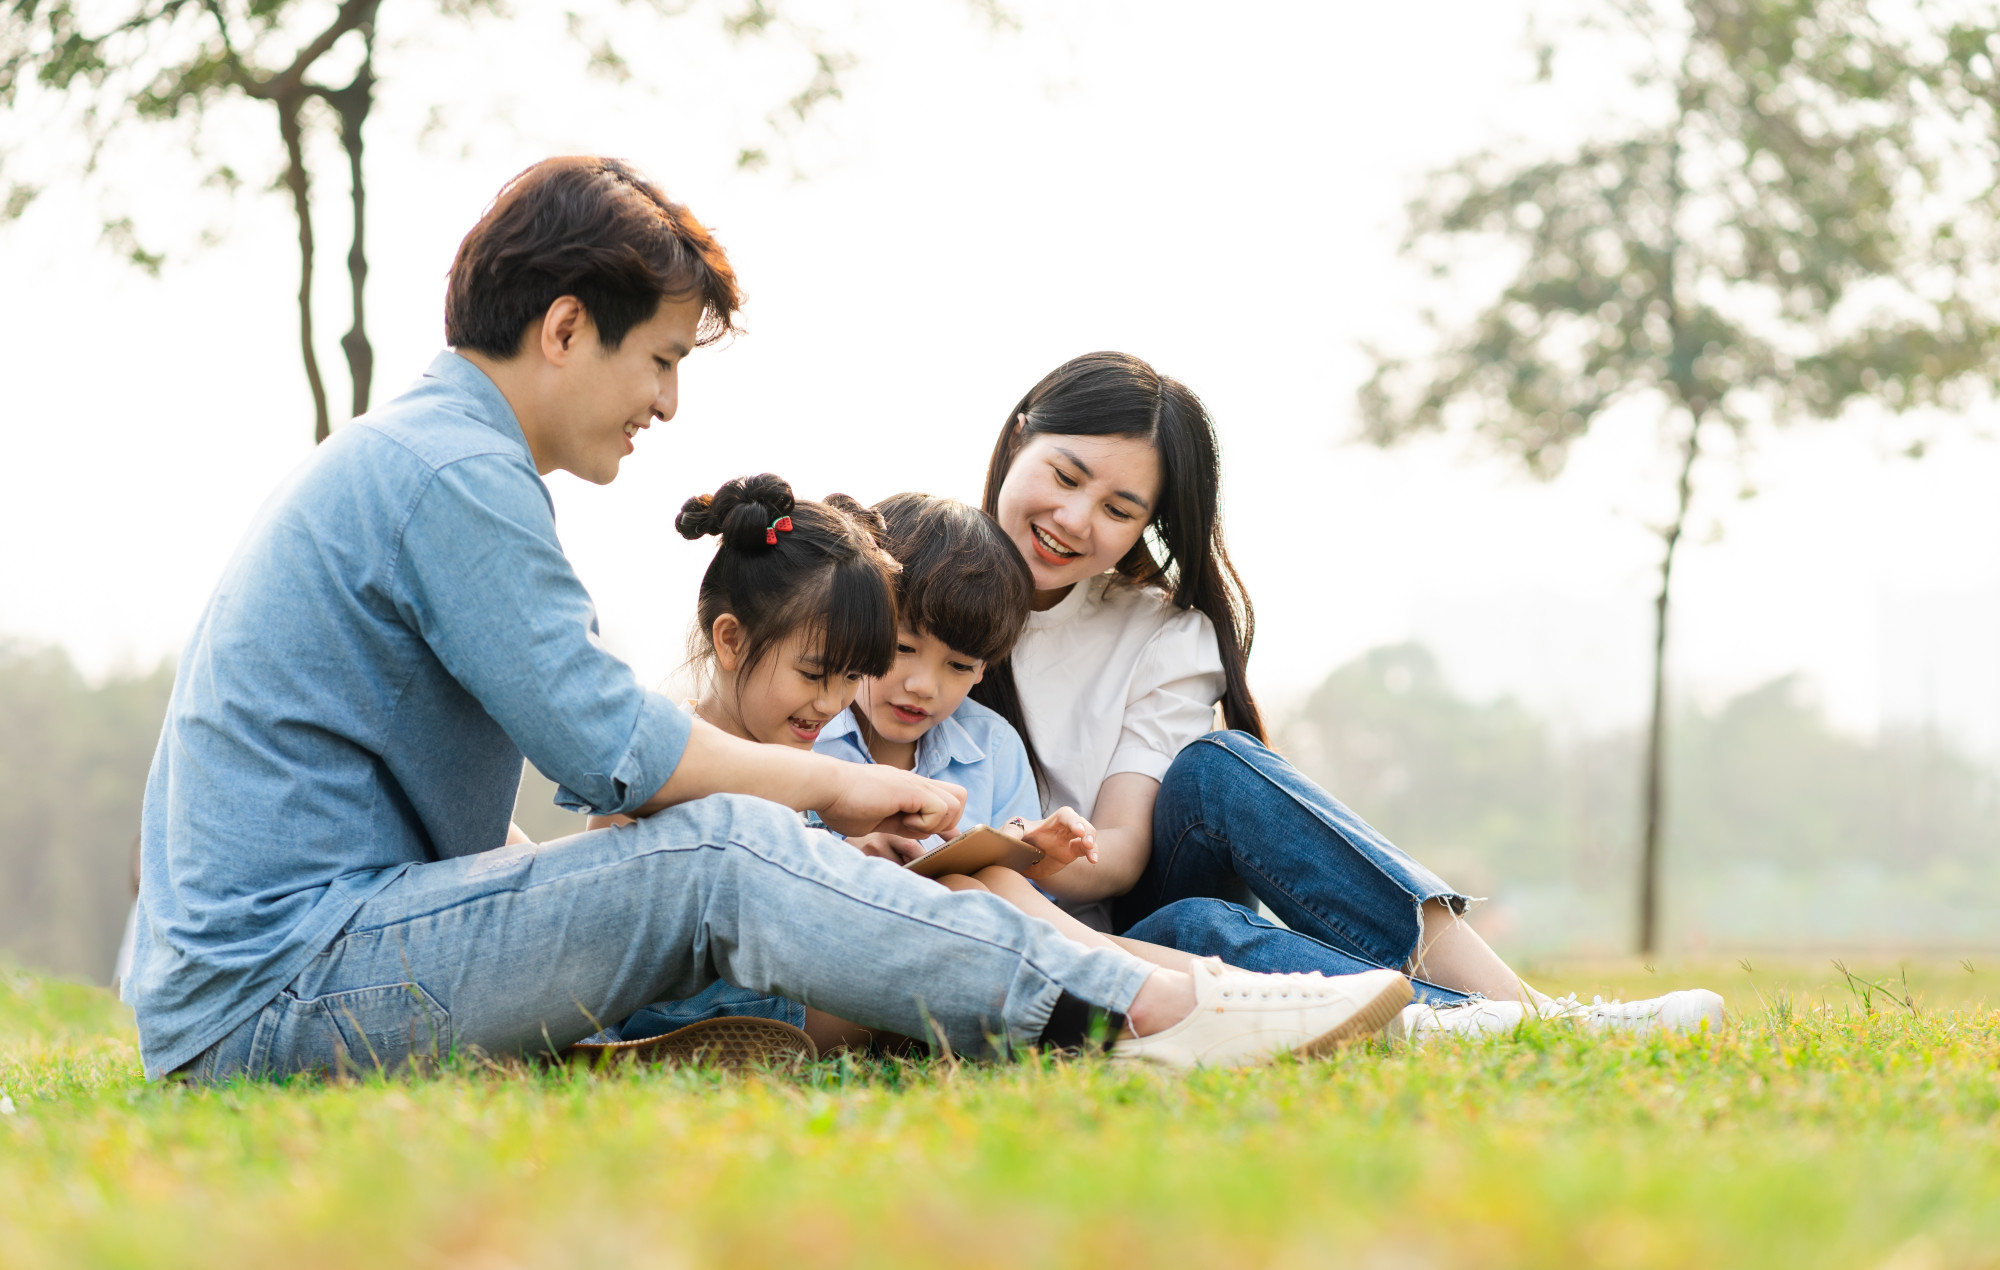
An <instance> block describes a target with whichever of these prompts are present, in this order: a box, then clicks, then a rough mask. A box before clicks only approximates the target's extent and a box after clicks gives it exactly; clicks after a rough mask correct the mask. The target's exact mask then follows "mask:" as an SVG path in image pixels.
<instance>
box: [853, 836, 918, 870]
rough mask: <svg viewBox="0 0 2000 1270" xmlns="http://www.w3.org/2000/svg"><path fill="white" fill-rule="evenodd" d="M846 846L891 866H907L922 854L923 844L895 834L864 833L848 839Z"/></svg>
mask: <svg viewBox="0 0 2000 1270" xmlns="http://www.w3.org/2000/svg"><path fill="white" fill-rule="evenodd" d="M847 845H848V846H850V847H853V848H854V849H855V850H857V851H859V852H861V854H862V855H872V856H874V857H876V858H877V859H881V860H887V861H889V862H890V863H891V864H907V863H909V862H910V861H911V860H914V859H916V858H917V857H918V856H920V855H922V854H923V853H924V844H923V843H921V842H919V841H917V840H916V839H915V838H905V837H903V836H902V835H901V834H895V833H864V834H861V835H860V836H858V837H854V838H849V839H848V840H847Z"/></svg>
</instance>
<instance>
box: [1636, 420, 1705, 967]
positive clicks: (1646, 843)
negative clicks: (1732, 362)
mask: <svg viewBox="0 0 2000 1270" xmlns="http://www.w3.org/2000/svg"><path fill="white" fill-rule="evenodd" d="M1689 417H1690V425H1689V427H1688V435H1687V442H1686V444H1685V445H1684V446H1683V448H1682V451H1681V472H1680V484H1679V485H1678V486H1677V487H1676V490H1675V492H1676V494H1677V500H1676V502H1675V504H1674V519H1673V523H1672V524H1670V525H1668V526H1667V527H1666V529H1664V530H1662V531H1661V534H1660V537H1661V538H1662V539H1664V540H1665V542H1666V552H1665V554H1664V555H1662V556H1661V558H1660V593H1659V595H1658V596H1657V597H1655V599H1654V600H1653V716H1652V718H1651V720H1650V721H1649V722H1648V724H1647V727H1646V780H1645V785H1646V809H1645V826H1644V829H1643V831H1642V834H1641V837H1640V842H1639V952H1640V953H1641V954H1642V955H1650V954H1652V953H1654V952H1657V951H1658V950H1659V946H1660V828H1661V821H1662V819H1663V815H1662V813H1663V812H1664V810H1665V805H1666V765H1667V754H1666V739H1667V616H1668V607H1669V604H1670V602H1671V600H1672V597H1673V582H1674V552H1675V550H1676V548H1678V547H1679V546H1680V542H1681V533H1682V531H1683V530H1684V529H1686V528H1687V515H1688V501H1689V498H1690V496H1691V494H1692V493H1693V490H1694V485H1693V476H1694V461H1695V456H1696V455H1698V454H1700V453H1701V414H1700V413H1699V412H1696V411H1690V413H1689Z"/></svg>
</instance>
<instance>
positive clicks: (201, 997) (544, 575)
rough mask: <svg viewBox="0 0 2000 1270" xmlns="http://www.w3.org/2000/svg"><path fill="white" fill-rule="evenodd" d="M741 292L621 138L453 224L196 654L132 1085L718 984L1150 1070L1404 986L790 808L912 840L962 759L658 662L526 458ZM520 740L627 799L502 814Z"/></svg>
mask: <svg viewBox="0 0 2000 1270" xmlns="http://www.w3.org/2000/svg"><path fill="white" fill-rule="evenodd" d="M737 305H738V295H737V289H736V280H735V276H734V274H733V272H732V271H731V269H730V266H729V263H728V261H727V259H726V257H725V256H724V254H723V252H722V249H721V247H720V246H718V245H717V244H716V242H715V240H714V239H713V238H712V237H711V236H710V235H709V233H708V231H707V230H706V229H704V228H703V227H702V226H701V225H700V224H699V223H698V222H697V221H696V220H695V219H694V218H693V216H691V215H690V214H689V213H688V211H687V210H686V209H685V208H683V207H680V206H678V205H676V204H674V203H672V202H670V201H668V199H667V198H666V197H665V195H663V194H662V193H660V191H659V190H658V189H656V188H655V187H653V186H652V185H650V184H648V183H647V182H646V181H644V180H643V179H642V178H641V177H639V176H638V175H637V174H636V173H634V172H633V171H632V170H631V169H629V168H628V167H626V166H625V165H623V164H621V163H618V162H616V161H612V160H605V159H596V158H565V159H551V160H548V161H546V162H544V163H541V164H537V165H536V166H535V167H533V168H530V169H529V170H528V171H527V172H525V173H523V174H522V175H521V176H519V177H517V178H516V179H515V180H514V181H512V182H510V183H509V184H508V185H507V187H506V188H505V189H503V190H502V191H501V192H500V195H499V197H498V198H497V199H496V200H495V201H494V203H493V205H492V206H491V207H490V208H489V209H488V210H487V212H486V214H485V215H484V216H483V217H482V218H481V220H480V222H479V223H478V224H477V225H476V226H475V227H474V228H473V229H472V231H471V232H470V233H469V234H467V235H466V238H465V241H464V242H463V243H462V244H461V245H460V247H459V252H458V256H457V259H456V261H455V262H454V263H453V266H452V272H451V279H450V284H449V288H448V291H447V295H446V302H445V332H446V338H447V340H448V341H449V342H450V343H451V344H452V345H453V347H454V349H455V351H448V352H445V353H443V354H440V355H439V356H438V358H437V360H436V361H434V362H433V363H432V365H431V368H430V370H429V372H428V373H427V374H426V376H425V377H424V379H423V380H422V381H420V382H419V383H418V384H417V385H416V386H415V387H414V388H412V389H411V390H410V391H408V392H407V393H405V394H404V395H402V396H401V397H399V398H397V399H396V400H395V401H393V402H391V403H390V404H389V405H388V406H387V407H385V408H384V409H382V410H380V411H378V412H376V413H374V414H372V415H370V416H368V417H367V418H364V419H360V420H357V421H355V422H354V423H353V424H351V425H350V426H348V427H346V428H344V429H342V430H341V432H340V433H339V434H338V435H336V436H335V437H334V438H333V439H332V440H330V441H329V442H328V443H327V444H326V445H324V446H322V447H321V448H320V450H319V452H318V453H316V454H315V455H314V456H313V458H312V460H311V461H310V462H309V463H307V464H306V465H305V466H304V468H302V469H301V470H300V471H299V472H298V473H297V474H296V475H295V476H294V477H293V478H292V479H291V480H290V481H289V482H288V483H287V484H286V485H285V486H284V487H282V488H281V489H280V490H279V491H278V492H277V493H276V494H275V495H274V496H273V497H272V499H271V500H270V501H269V502H268V503H267V504H266V506H265V507H264V509H263V510H262V511H261V512H260V513H259V515H258V517H257V519H256V521H255V522H254V523H253V525H252V526H251V528H250V530H249V533H248V534H247V535H246V537H245V539H244V541H243V544H242V545H241V547H240V548H239V549H238V551H237V554H236V556H235V557H234V559H232V561H231V562H230V564H229V566H228V568H227V570H226V571H225V573H224V575H223V578H222V581H221V583H220V585H219V586H218V587H217V589H216V592H215V594H214V596H213V597H212V599H211V600H210V602H209V606H208V608H207V610H206V611H205V612H204V614H203V616H202V619H201V623H200V625H199V627H198V628H197V629H196V631H195V633H194V636H193V638H192V639H191V640H190V642H189V644H188V647H187V650H186V652H185V654H184V655H183V657H182V659H181V664H180V671H179V675H178V678H177V680H176V682H175V686H174V694H173V699H172V702H171V704H170V705H169V707H168V712H167V720H166V726H165V729H164V731H163V733H162V735H161V738H160V747H159V750H158V752H157V754H156V755H155V757H154V761H153V770H152V775H151V777H150V779H149V781H148V784H147V791H146V805H145V816H144V832H143V848H142V850H143V862H144V867H143V872H142V881H141V896H140V918H139V924H138V926H139V929H138V939H137V946H136V953H135V957H134V964H133V968H132V973H131V976H130V978H129V979H128V981H127V985H126V989H125V991H126V996H127V999H128V1000H130V1001H131V1002H132V1003H133V1005H134V1007H135V1008H136V1010H137V1012H138V1019H139V1032H140V1044H141V1050H142V1054H143V1056H144V1060H145V1064H146V1070H147V1074H148V1075H149V1076H152V1077H159V1076H163V1075H166V1074H168V1073H174V1072H179V1073H181V1074H183V1075H186V1076H188V1077H191V1078H193V1079H197V1080H204V1081H213V1080H219V1079H224V1078H227V1077H229V1076H233V1075H237V1074H248V1075H251V1076H256V1077H262V1076H268V1075H282V1074H286V1073H290V1072H298V1071H312V1070H327V1069H338V1068H340V1067H343V1066H382V1067H393V1066H399V1065H402V1064H404V1063H406V1062H408V1061H410V1060H412V1059H415V1058H420V1057H429V1056H436V1055H440V1054H443V1053H445V1052H448V1051H449V1050H450V1049H452V1048H454V1047H471V1048H477V1049H478V1050H480V1051H483V1052H486V1053H489V1054H507V1053H527V1052H537V1051H550V1050H559V1049H561V1048H563V1047H565V1046H567V1045H569V1044H571V1043H573V1042H575V1041H577V1040H578V1039H580V1038H582V1037H584V1036H586V1035H588V1034H590V1033H592V1032H595V1031H596V1030H597V1029H598V1026H599V1024H600V1023H601V1022H608V1021H612V1020H616V1019H620V1018H623V1017H625V1016H626V1015H627V1014H629V1013H631V1012H632V1011H633V1010H635V1009H636V1008H638V1007H639V1006H642V1005H644V1004H646V1003H648V1002H650V1001H654V1000H658V999H663V998H677V997H686V996H690V995H693V994H694V993H695V992H697V991H699V990H701V989H702V988H704V987H705V986H707V985H708V984H710V983H713V982H714V981H715V980H716V979H717V978H718V977H720V978H725V979H727V980H729V981H730V982H732V983H734V984H736V985H738V986H739V987H742V988H744V989H749V990H753V991H758V992H770V993H775V994H781V995H784V996H787V997H790V998H793V999H795V1000H798V1001H802V1002H804V1003H806V1004H807V1005H810V1006H814V1007H817V1008H819V1009H822V1010H825V1011H827V1012H828V1013H831V1014H835V1015H839V1016H842V1017H846V1018H850V1019H854V1020H857V1021H859V1022H862V1023H864V1024H869V1025H873V1026H879V1027H883V1028H886V1029H889V1030H892V1031H897V1032H901V1033H905V1034H908V1035H939V1034H941V1035H942V1036H943V1038H945V1039H946V1040H948V1041H949V1043H950V1044H951V1045H953V1046H954V1047H956V1048H958V1049H959V1050H961V1051H967V1052H978V1051H980V1050H981V1049H983V1048H984V1047H985V1045H986V1043H987V1041H988V1039H989V1038H995V1039H998V1040H999V1041H1000V1042H1001V1043H1003V1044H1017V1045H1018V1044H1033V1043H1037V1042H1041V1043H1048V1044H1076V1043H1079V1042H1081V1041H1082V1040H1083V1039H1084V1037H1085V1035H1086V1032H1087V1031H1088V1029H1089V1028H1090V1027H1091V1026H1092V1024H1093V1012H1096V1013H1099V1014H1105V1015H1110V1016H1114V1025H1115V1026H1119V1027H1123V1028H1124V1029H1125V1030H1126V1033H1127V1034H1126V1035H1125V1037H1124V1039H1122V1040H1120V1041H1119V1043H1118V1045H1117V1052H1118V1053H1120V1054H1123V1055H1127V1056H1129V1057H1132V1058H1136V1059H1141V1060H1147V1061H1154V1062H1160V1063H1165V1064H1168V1065H1171V1066H1188V1065H1192V1064H1193V1063H1196V1062H1244V1061H1255V1060H1258V1059H1261V1058H1263V1057H1265V1056H1268V1055H1270V1054H1272V1053H1275V1052H1279V1051H1282V1050H1285V1049H1288V1048H1297V1047H1304V1048H1307V1049H1308V1050H1314V1049H1319V1048H1324V1047H1326V1046H1329V1045H1331V1044H1333V1043H1335V1042H1337V1041H1339V1040H1342V1039H1345V1038H1347V1037H1348V1036H1351V1035H1355V1034H1360V1033H1362V1032H1366V1031H1369V1030H1372V1029H1373V1028H1374V1027H1378V1026H1380V1025H1381V1024H1382V1023H1383V1022H1386V1020H1387V1018H1388V1016H1389V1015H1390V1014H1392V1013H1393V1012H1394V1010H1395V1009H1396V1008H1397V1007H1399V1006H1400V1005H1401V1004H1402V1003H1403V1001H1404V1000H1406V999H1407V997H1408V993H1409V988H1408V985H1407V983H1406V982H1405V981H1404V980H1402V979H1401V977H1400V976H1397V975H1394V974H1392V973H1390V972H1377V973H1376V974H1374V975H1361V976H1353V977H1351V978H1349V979H1339V980H1328V979H1319V978H1318V977H1316V976H1315V977H1310V978H1309V977H1304V976H1285V977H1279V976H1243V975H1240V974H1238V973H1237V972H1229V971H1225V970H1223V969H1222V968H1221V967H1220V965H1219V964H1204V965H1202V966H1200V967H1198V970H1197V972H1196V973H1194V974H1192V975H1190V974H1182V973H1178V972H1174V971H1167V970H1159V969H1155V968H1154V967H1152V966H1150V965H1148V964H1146V963H1144V962H1141V961H1137V960H1135V959H1133V958H1131V957H1129V956H1126V955H1124V954H1122V953H1120V952H1116V951H1111V950H1090V949H1085V948H1083V947H1082V946H1080V945H1077V944H1073V943H1071V942H1069V941H1067V940H1065V939H1063V938H1061V937H1060V936H1058V935H1057V934H1056V933H1055V932H1054V930H1053V929H1052V928H1049V927H1047V926H1045V925H1042V924H1040V923H1036V922H1034V921H1032V920H1029V919H1027V918H1025V917H1023V916H1021V915H1020V914H1018V913H1016V912H1015V911H1014V910H1012V909H1011V908H1009V907H1007V906H1006V905H1004V904H1002V903H1000V902H999V901H997V900H993V899H991V898H990V897H986V898H981V897H966V896H958V895H953V894H951V893H950V892H948V891H946V890H944V889H943V888H941V887H938V886H935V885H933V884H932V883H929V882H927V881H925V880H923V879H920V878H917V877H914V876H911V875H909V874H907V873H905V872H903V871H902V870H899V869H895V868H892V867H888V866H886V865H885V864H883V863H881V862H879V861H869V860H867V859H865V858H864V857H863V856H861V855H860V854H859V853H858V852H856V851H855V850H854V849H853V848H851V847H848V846H846V845H845V844H844V843H841V842H839V841H837V840H836V839H834V838H833V837H832V836H830V835H827V834H823V833H818V832H815V831H811V830H808V829H807V828H805V827H804V825H803V824H802V823H801V822H800V820H799V818H798V817H797V815H795V814H794V812H795V811H796V810H804V809H813V810H816V811H818V812H819V813H820V815H821V817H822V818H823V819H824V820H825V821H826V822H827V823H828V824H830V825H832V826H833V827H835V828H837V829H841V830H844V831H852V832H865V831H867V830H871V829H874V828H876V827H878V826H882V827H894V828H898V829H899V831H902V832H907V833H910V834H912V835H917V836H921V835H922V834H926V833H932V832H937V831H941V830H949V829H950V828H951V827H952V826H953V825H955V824H956V822H957V819H958V814H959V809H960V806H961V796H962V795H961V791H959V790H958V789H956V788H955V787H953V786H950V785H944V784H940V783H938V782H935V781H928V780H924V779H921V778H918V777H915V776H912V775H910V774H908V773H904V772H900V771H897V770H895V769H892V768H886V767H875V766H860V765H855V764H847V763H841V762H838V761H836V760H834V759H830V758H825V757H822V756H818V755H813V754H807V753H800V752H796V751H790V750H786V749H783V748H780V747H774V746H758V745H752V744H748V743H746V742H742V741H738V740H735V739H733V738H731V737H728V736H725V735H723V734H722V733H721V732H719V731H717V730H716V729H713V728H710V727H708V726H706V725H703V724H700V723H697V722H695V721H693V720H691V719H690V718H689V717H688V716H687V715H686V714H684V713H683V712H682V711H681V710H679V709H678V708H677V707H676V706H675V705H674V704H673V703H671V702H670V701H668V700H666V699H665V698H663V697H661V696H659V695H657V694H654V693H649V692H647V691H644V690H643V689H642V688H640V686H639V685H638V683H637V682H636V681H635V680H634V678H633V675H632V672H631V671H630V669H629V668H628V667H626V666H625V664H624V663H623V662H621V661H619V660H618V659H617V658H615V657H613V656H612V655H611V654H610V653H608V652H607V651H605V649H604V648H603V647H602V646H600V645H599V644H598V642H597V640H596V622H595V616H594V613H593V610H592V607H591V603H590V598H589V596H588V595H587V594H586V593H585V592H584V589H583V587H582V585H581V584H580V583H579V582H578V580H577V578H576V576H575V574H574V573H573V572H572V570H571V569H570V566H569V562H568V561H567V559H565V557H564V555H563V552H562V547H561V545H560V543H559V542H558V540H557V538H556V532H555V521H554V516H553V510H552V506H551V504H550V502H549V498H548V492H547V490H546V488H545V487H544V486H543V484H542V482H541V477H542V476H543V475H546V474H547V473H549V472H551V471H554V470H556V469H562V470H565V471H568V472H571V473H573V474H575V475H577V476H580V477H582V478H583V479H585V480H587V481H592V482H595V483H597V484H608V483H609V482H610V481H611V480H612V479H613V478H614V477H616V476H617V474H618V466H619V463H620V462H621V461H622V460H623V459H624V457H625V456H626V455H628V454H630V453H631V452H632V451H633V447H634V441H635V439H636V438H637V437H638V435H639V434H640V433H642V432H644V431H645V430H646V429H647V428H649V427H650V426H651V425H652V423H653V422H654V421H655V420H659V421H662V422H664V421H667V420H670V419H672V417H673V415H674V411H675V407H676V405H677V399H678V376H679V372H680V365H681V362H682V361H683V360H684V359H685V358H686V357H687V356H688V355H689V354H690V353H692V352H693V351H694V350H695V349H696V348H697V347H699V346H701V345H703V344H706V343H709V342H711V341H713V340H714V339H715V338H717V337H718V336H720V335H721V334H722V333H724V332H725V331H728V330H730V329H731V327H732V322H733V318H734V314H735V310H736V308H737ZM523 754H525V755H526V756H527V757H528V758H529V759H531V760H532V761H533V762H534V763H535V765H536V766H537V767H538V768H540V769H541V770H542V771H544V772H546V773H548V774H549V775H550V776H552V777H554V778H555V779H556V780H557V781H559V782H560V783H561V785H562V787H563V794H562V797H563V800H564V801H565V803H566V805H570V806H573V807H577V808H587V809H589V810H592V811H596V812H600V813H605V814H614V813H622V814H627V815H634V816H638V817H641V818H642V819H641V822H640V824H639V825H638V826H636V827H634V828H629V829H623V830H615V831H603V832H597V833H590V834H584V835H582V836H580V837H577V838H573V839H567V840H564V841H563V842H561V843H558V844H555V845H554V846H552V847H549V848H537V847H535V846H533V844H527V843H518V842H517V843H512V844H509V845H503V844H508V843H509V838H510V835H509V826H508V815H509V810H510V808H511V807H512V804H513V799H514V795H515V791H516V787H517V785H518V783H519V777H520V769H521V760H522V756H523ZM746 795H747V797H746ZM788 808H790V809H794V810H787V809H788ZM1197 1006H1199V1009H1197Z"/></svg>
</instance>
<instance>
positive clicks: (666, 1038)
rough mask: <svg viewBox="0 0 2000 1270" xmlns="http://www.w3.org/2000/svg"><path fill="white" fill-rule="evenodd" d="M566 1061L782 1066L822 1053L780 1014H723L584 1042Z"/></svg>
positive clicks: (566, 1052)
mask: <svg viewBox="0 0 2000 1270" xmlns="http://www.w3.org/2000/svg"><path fill="white" fill-rule="evenodd" d="M562 1057H563V1058H564V1060H566V1061H568V1062H571V1063H586V1064H590V1065H592V1066H601V1065H603V1064H606V1063H615V1062H621V1061H631V1062H635V1063H687V1064H690V1065H695V1066H700V1065H703V1064H708V1065H712V1066H715V1067H752V1066H756V1065H759V1064H769V1065H772V1066H779V1065H783V1064H786V1063H790V1062H793V1061H794V1060H797V1059H804V1060H805V1061H806V1062H808V1063H810V1062H813V1061H815V1060H816V1059H818V1058H819V1047H818V1046H816V1045H814V1044H813V1039H812V1038H811V1037H810V1036H807V1035H806V1034H805V1033H804V1032H802V1031H800V1030H799V1029H798V1028H795V1027H793V1026H792V1025H791V1024H789V1023H780V1022H778V1021H777V1020H776V1019H759V1018H747V1017H738V1018H723V1019H704V1020H702V1021H701V1022H699V1023H690V1024H688V1025H687V1026H686V1027H684V1028H677V1029H675V1030H674V1031H672V1032H667V1033H665V1034H663V1035H660V1036H649V1037H646V1038H645V1039H644V1040H638V1041H613V1042H597V1041H579V1042H578V1043H576V1044H575V1045H572V1046H570V1047H569V1048H568V1049H566V1050H564V1051H563V1052H562Z"/></svg>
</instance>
